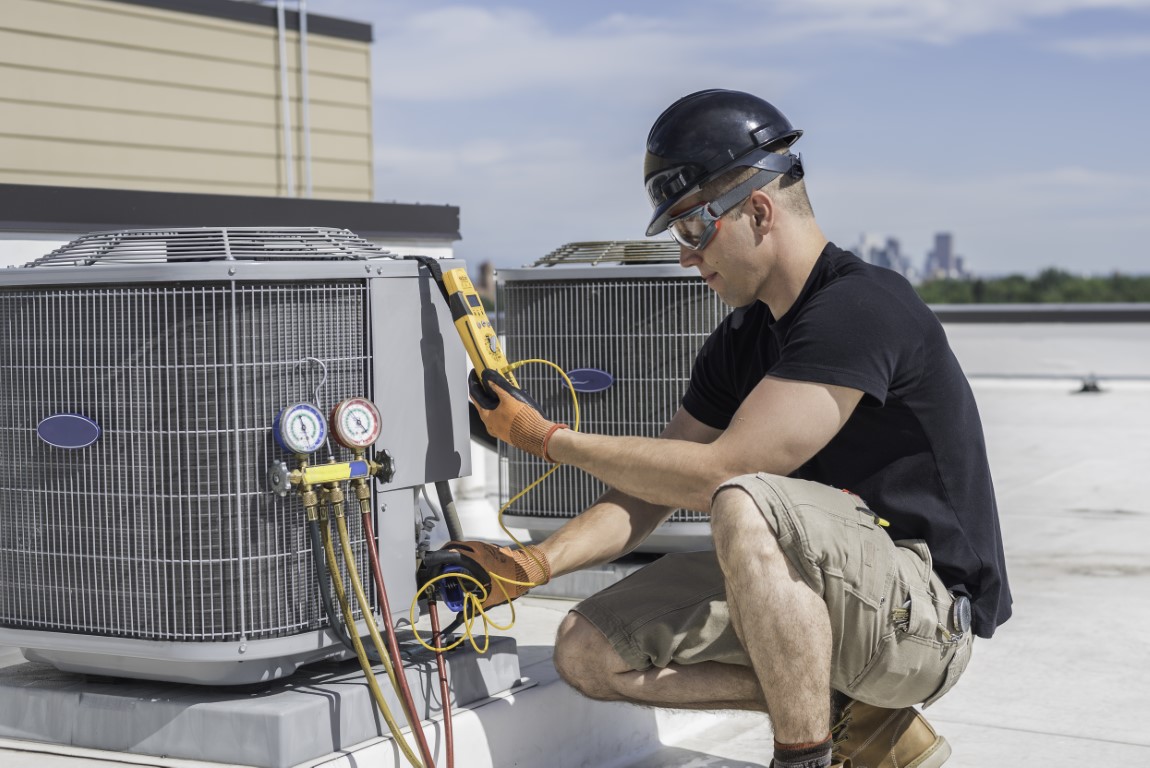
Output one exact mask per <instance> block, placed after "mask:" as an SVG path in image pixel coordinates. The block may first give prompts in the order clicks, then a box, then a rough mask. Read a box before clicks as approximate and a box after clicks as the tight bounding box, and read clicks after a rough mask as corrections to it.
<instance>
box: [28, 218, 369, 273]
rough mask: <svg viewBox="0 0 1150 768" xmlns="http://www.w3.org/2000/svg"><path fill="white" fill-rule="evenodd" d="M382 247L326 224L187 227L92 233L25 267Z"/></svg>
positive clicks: (347, 254) (365, 255)
mask: <svg viewBox="0 0 1150 768" xmlns="http://www.w3.org/2000/svg"><path fill="white" fill-rule="evenodd" d="M389 256H390V254H388V252H387V251H384V250H382V249H381V248H380V247H379V246H378V245H375V244H374V243H371V242H368V241H367V240H364V239H363V238H361V237H359V236H358V235H355V234H353V233H352V232H350V231H348V230H346V229H331V228H327V227H277V228H274V229H273V228H267V227H227V228H220V227H190V228H184V229H122V230H115V231H112V232H93V233H91V234H88V235H83V236H81V237H78V238H76V239H75V240H73V241H71V242H70V243H67V244H65V245H63V246H61V247H59V248H57V249H56V250H54V251H52V252H51V253H49V254H48V255H46V256H42V257H40V258H39V259H36V260H35V261H33V262H31V263H29V264H27V265H26V266H29V267H59V266H93V265H100V264H128V263H132V264H163V263H168V262H200V261H216V260H224V261H301V260H322V261H337V260H338V261H347V260H362V259H382V258H387V257H389Z"/></svg>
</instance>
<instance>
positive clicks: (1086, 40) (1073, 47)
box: [1051, 35, 1150, 59]
mask: <svg viewBox="0 0 1150 768" xmlns="http://www.w3.org/2000/svg"><path fill="white" fill-rule="evenodd" d="M1051 48H1053V49H1054V50H1057V51H1062V52H1064V53H1072V54H1074V55H1076V56H1082V57H1084V58H1087V59H1130V58H1138V57H1141V56H1150V35H1129V36H1119V37H1080V38H1073V39H1069V40H1058V41H1056V42H1054V43H1053V44H1051Z"/></svg>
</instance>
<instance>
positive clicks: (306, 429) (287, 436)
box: [272, 403, 327, 454]
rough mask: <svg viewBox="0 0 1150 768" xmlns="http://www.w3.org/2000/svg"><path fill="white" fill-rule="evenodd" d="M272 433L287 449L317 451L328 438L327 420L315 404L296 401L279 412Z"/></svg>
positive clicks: (281, 445)
mask: <svg viewBox="0 0 1150 768" xmlns="http://www.w3.org/2000/svg"><path fill="white" fill-rule="evenodd" d="M272 433H273V434H274V435H275V438H276V442H277V443H279V445H280V447H281V448H283V449H284V450H285V451H291V452H292V453H303V454H308V453H315V452H316V451H318V450H319V449H320V448H321V447H322V446H323V443H324V441H325V440H327V422H326V421H324V418H323V414H322V413H320V412H319V409H318V408H316V407H315V406H314V405H310V404H309V403H296V404H295V405H289V406H288V407H287V408H284V409H283V410H282V411H280V412H279V415H278V416H276V420H275V424H274V425H273V426H272Z"/></svg>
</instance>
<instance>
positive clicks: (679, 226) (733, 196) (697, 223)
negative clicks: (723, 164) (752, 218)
mask: <svg viewBox="0 0 1150 768" xmlns="http://www.w3.org/2000/svg"><path fill="white" fill-rule="evenodd" d="M778 175H779V174H778V173H777V172H775V171H759V172H758V173H756V174H755V175H754V176H751V177H750V178H749V179H747V180H745V181H744V182H743V183H741V184H739V185H737V186H735V187H733V188H731V189H729V190H727V191H726V192H724V193H723V194H721V195H719V197H718V198H716V199H715V200H712V201H711V202H709V203H699V204H698V205H696V206H694V207H692V208H688V209H687V210H685V211H683V212H682V213H680V214H677V215H675V216H673V217H671V218H670V219H669V220H668V221H667V231H668V232H670V233H671V237H673V238H674V239H675V242H676V243H678V244H679V245H681V246H683V247H684V248H687V249H688V250H692V251H701V250H703V249H704V248H706V247H707V245H708V244H709V243H710V242H711V240H713V239H714V237H715V233H716V232H718V231H719V229H721V228H722V226H723V222H722V221H720V219H721V218H722V217H723V215H724V214H726V213H727V212H728V211H730V210H732V209H733V208H735V207H736V206H738V205H741V204H742V202H743V201H744V200H746V199H747V198H748V197H750V196H751V193H752V192H754V191H755V190H756V189H761V188H762V187H765V186H766V185H767V184H769V183H771V179H773V178H775V177H776V176H778Z"/></svg>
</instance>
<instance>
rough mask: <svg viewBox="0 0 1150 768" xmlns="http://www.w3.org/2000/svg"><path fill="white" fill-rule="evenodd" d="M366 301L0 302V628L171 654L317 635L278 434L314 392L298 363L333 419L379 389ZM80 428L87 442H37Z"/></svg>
mask: <svg viewBox="0 0 1150 768" xmlns="http://www.w3.org/2000/svg"><path fill="white" fill-rule="evenodd" d="M366 303H367V288H366V285H365V284H364V283H363V282H355V281H346V282H323V283H306V284H290V285H289V284H286V283H278V284H277V283H268V284H231V283H221V284H201V285H197V286H195V287H176V286H173V285H160V286H155V285H149V286H141V287H111V288H104V287H92V288H89V287H73V288H65V289H39V288H37V289H9V290H4V291H0V329H2V332H0V345H2V347H0V349H2V351H0V452H2V453H3V455H4V457H5V460H4V461H3V462H0V513H2V514H3V523H2V525H0V623H3V624H4V625H5V626H8V627H15V628H28V629H43V630H50V631H60V632H76V633H91V634H99V635H108V636H119V637H130V638H139V639H148V640H171V641H221V640H239V639H259V638H271V637H281V636H286V635H291V634H295V633H298V632H303V631H307V630H312V629H316V628H318V627H319V626H321V625H322V624H323V623H325V621H324V617H323V612H322V608H321V605H320V602H319V597H318V591H317V585H316V579H315V573H314V568H313V565H312V561H311V555H310V547H309V544H308V539H307V531H306V528H305V521H304V515H303V511H302V507H301V506H300V502H299V501H298V497H297V496H295V495H292V496H288V497H286V498H282V499H281V498H280V497H278V496H275V495H273V494H271V493H269V492H268V484H267V479H266V478H267V470H268V467H269V465H270V464H271V462H272V461H273V460H275V459H283V458H286V457H284V456H283V454H282V452H281V451H279V450H278V449H277V448H276V447H274V446H273V443H272V438H271V431H270V425H271V423H272V420H273V418H274V416H275V414H276V413H277V412H278V411H279V410H280V409H281V408H283V407H284V406H285V405H288V404H290V403H292V402H299V401H302V400H311V399H312V396H313V392H314V391H315V389H316V387H317V385H318V384H319V383H320V381H319V376H320V373H319V369H318V368H317V367H315V366H310V367H309V366H306V365H305V366H301V365H300V361H301V360H302V359H303V358H306V357H314V358H318V359H319V360H322V361H323V362H324V363H325V364H326V366H327V369H328V379H327V383H326V385H325V387H324V389H323V392H322V396H323V397H324V401H325V403H324V405H325V406H330V405H331V404H332V403H334V402H335V401H336V400H337V399H339V398H342V397H347V396H352V395H362V394H364V393H365V392H368V391H369V390H368V388H367V384H368V373H367V371H368V370H369V366H368V365H367V357H366V354H367V353H366V350H367V349H368V348H369V347H368V343H367V340H366V339H365V338H364V337H365V334H366V331H365V330H363V329H364V328H365V326H366V323H365V322H364V319H365V313H366V311H367V308H366ZM333 329H338V331H333ZM69 412H71V413H81V414H83V415H85V416H87V417H89V418H91V419H94V420H95V421H96V422H97V423H99V424H100V425H101V427H102V429H103V434H102V436H101V438H100V439H99V440H98V441H97V442H96V443H95V444H94V445H92V446H90V447H88V448H85V449H83V450H79V451H67V450H61V449H58V448H54V447H51V446H49V445H47V444H46V443H44V442H42V441H41V440H40V439H38V437H37V435H36V425H37V423H38V422H39V421H40V420H41V419H43V418H44V417H46V416H48V415H52V414H59V413H69ZM349 524H350V527H351V529H352V535H353V539H354V542H355V551H356V553H357V555H356V556H357V560H359V561H360V562H359V563H357V565H358V566H359V568H360V570H361V572H364V571H365V564H366V549H365V543H364V540H363V532H362V528H361V527H360V525H359V522H358V515H351V516H350V517H349ZM341 565H342V564H341ZM349 588H350V587H349Z"/></svg>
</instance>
